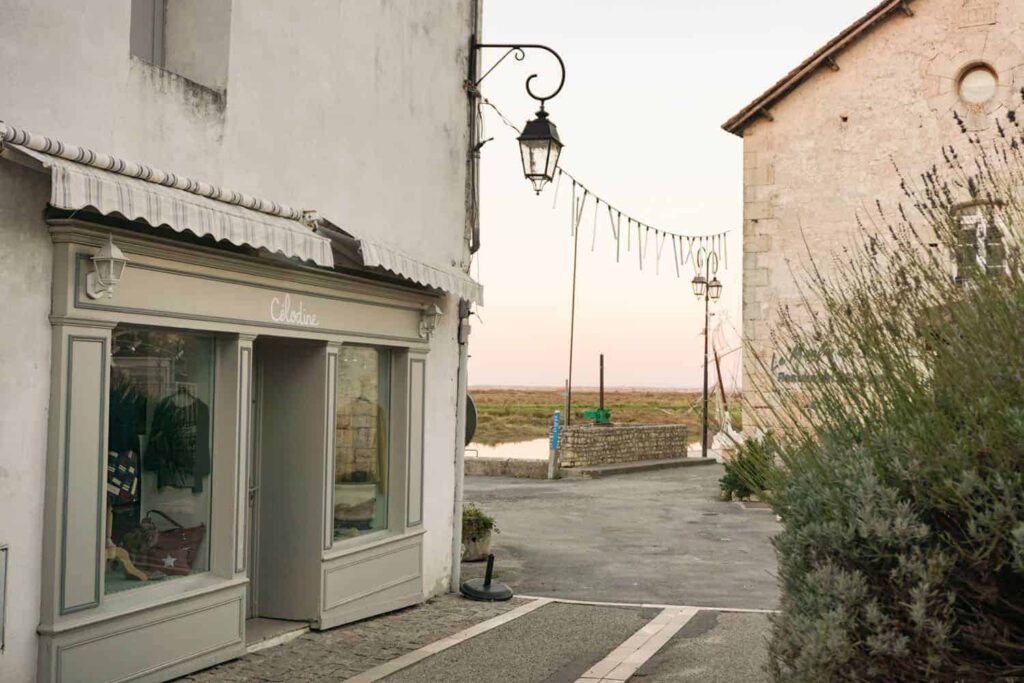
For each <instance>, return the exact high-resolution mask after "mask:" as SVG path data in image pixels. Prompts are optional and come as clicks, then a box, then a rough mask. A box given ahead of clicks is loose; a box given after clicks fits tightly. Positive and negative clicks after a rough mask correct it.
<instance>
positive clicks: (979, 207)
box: [953, 202, 1006, 283]
mask: <svg viewBox="0 0 1024 683" xmlns="http://www.w3.org/2000/svg"><path fill="white" fill-rule="evenodd" d="M999 206H1000V205H999V203H998V202H995V203H993V202H972V203H970V204H966V205H964V206H960V207H957V208H956V209H955V210H954V218H955V220H956V228H957V235H956V244H955V248H954V254H953V257H954V259H953V260H954V267H955V274H954V276H955V278H956V281H957V282H959V283H966V282H969V281H970V280H971V277H972V276H974V275H977V274H979V273H983V272H987V273H1001V272H1003V271H1004V269H1005V265H1006V241H1005V234H1006V231H1005V230H1004V229H1002V227H1001V221H1000V218H999V212H998V208H999Z"/></svg>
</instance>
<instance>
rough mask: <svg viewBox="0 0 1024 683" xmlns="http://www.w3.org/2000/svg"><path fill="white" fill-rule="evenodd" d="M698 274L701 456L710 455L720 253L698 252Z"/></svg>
mask: <svg viewBox="0 0 1024 683" xmlns="http://www.w3.org/2000/svg"><path fill="white" fill-rule="evenodd" d="M696 266H697V275H696V277H694V278H693V282H692V284H693V294H694V296H696V297H697V299H698V300H699V299H700V298H702V297H703V299H704V410H703V415H702V417H701V439H700V451H701V457H702V458H706V457H708V346H709V342H710V339H711V302H712V301H718V299H719V298H720V297H721V296H722V282H721V280H719V279H718V276H717V275H716V273H717V272H718V254H716V253H715V252H713V251H712V252H705V251H704V250H703V249H702V250H701V251H699V252H698V253H697V259H696Z"/></svg>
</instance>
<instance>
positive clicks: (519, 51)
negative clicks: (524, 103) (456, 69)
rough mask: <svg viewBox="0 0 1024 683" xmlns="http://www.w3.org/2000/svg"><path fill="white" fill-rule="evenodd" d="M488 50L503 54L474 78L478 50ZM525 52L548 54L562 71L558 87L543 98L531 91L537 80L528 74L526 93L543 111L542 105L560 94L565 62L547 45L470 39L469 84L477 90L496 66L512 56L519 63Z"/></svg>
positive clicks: (563, 79) (534, 75)
mask: <svg viewBox="0 0 1024 683" xmlns="http://www.w3.org/2000/svg"><path fill="white" fill-rule="evenodd" d="M490 49H498V50H505V54H503V55H502V56H501V58H500V59H499V60H498V61H497V62H495V63H494V64H493V65H492V66H491V68H490V69H488V70H487V71H485V72H484V74H483V75H482V76H480V78H476V59H477V55H478V52H479V51H480V50H490ZM527 50H542V51H544V52H547V53H548V54H551V55H553V56H554V58H555V59H557V60H558V66H559V68H560V69H561V71H562V76H561V79H560V80H559V81H558V87H557V88H555V89H554V91H552V92H551V93H550V94H548V95H545V96H543V97H541V96H540V95H538V94H537V93H536V92H534V90H533V85H532V83H533V79H535V78H537V74H530V76H528V77H527V79H526V93H527V94H528V95H529V96H530V97H532V98H533V99H535V100H537V101H538V102H540V108H541V109H542V110H543V109H544V103H545V102H547V101H548V100H550V99H552V98H553V97H555V96H556V95H557V94H558V93H560V92H562V87H563V86H564V85H565V62H563V61H562V57H561V56H560V55H559V54H558V53H557V52H555V51H554V50H552V49H551V48H550V47H548V46H547V45H537V44H532V43H478V42H476V38H475V37H474V38H473V39H472V41H471V43H470V52H469V54H470V64H469V74H470V77H469V83H470V84H471V85H472V87H473V89H474V90H476V89H478V88H479V87H480V84H481V83H482V82H483V80H484V79H485V78H487V77H488V76H490V75H491V72H493V71H494V70H495V69H497V68H498V66H499V65H500V64H501V63H502V62H504V61H505V60H506V59H507V58H508V57H509V55H512V57H513V58H514V59H515V60H516V61H517V62H521V61H523V60H524V59H526V51H527ZM474 79H475V80H474Z"/></svg>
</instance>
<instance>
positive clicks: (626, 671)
mask: <svg viewBox="0 0 1024 683" xmlns="http://www.w3.org/2000/svg"><path fill="white" fill-rule="evenodd" d="M699 611H700V609H699V608H697V607H668V608H666V609H663V610H662V611H661V612H659V613H658V616H656V617H654V618H653V619H651V620H650V621H649V622H647V624H646V625H645V626H643V627H642V628H641V629H640V630H638V631H637V632H636V633H634V634H633V635H632V636H630V637H629V639H628V640H626V642H624V643H623V644H622V645H620V646H618V647H617V648H615V649H614V650H612V651H611V652H610V653H609V654H608V656H607V657H605V658H604V659H602V660H601V661H600V662H598V663H597V664H595V665H594V666H592V667H590V668H589V669H588V670H587V671H586V672H585V673H584V674H583V675H582V676H580V677H579V678H578V679H577V681H576V683H600V682H606V681H607V682H611V681H628V680H629V678H630V676H632V675H633V674H635V673H636V672H637V670H638V669H639V668H640V667H641V666H643V665H644V664H645V663H646V662H647V660H648V659H650V658H651V657H653V656H654V655H655V653H656V652H658V650H660V649H661V648H662V647H664V646H665V643H667V642H668V641H669V640H671V639H672V636H674V635H675V634H677V633H679V630H680V629H682V628H683V626H685V625H686V624H687V622H689V621H690V619H692V618H693V617H694V616H695V615H696V614H697V612H699Z"/></svg>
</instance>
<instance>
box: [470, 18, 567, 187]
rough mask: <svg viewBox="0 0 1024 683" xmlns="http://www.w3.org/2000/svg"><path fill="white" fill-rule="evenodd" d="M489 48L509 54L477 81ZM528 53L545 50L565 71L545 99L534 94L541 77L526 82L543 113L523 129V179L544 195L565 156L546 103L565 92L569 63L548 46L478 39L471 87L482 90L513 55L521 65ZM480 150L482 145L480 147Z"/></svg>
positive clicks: (474, 46) (472, 59)
mask: <svg viewBox="0 0 1024 683" xmlns="http://www.w3.org/2000/svg"><path fill="white" fill-rule="evenodd" d="M485 48H499V49H503V50H505V54H503V55H502V56H501V59H499V60H498V61H497V62H495V63H494V66H492V67H491V68H490V69H488V70H487V72H486V73H485V74H484V75H483V76H481V77H480V78H479V79H476V80H473V79H474V78H475V74H476V55H477V51H478V50H482V49H485ZM526 50H543V51H545V52H548V53H550V54H552V55H554V57H555V59H557V60H558V66H559V68H560V69H561V71H562V77H561V80H559V82H558V87H557V88H555V89H554V91H552V92H551V93H550V94H548V95H545V96H543V97H541V96H539V95H537V93H535V92H534V91H533V87H532V85H531V83H532V81H533V79H535V78H537V74H531V75H530V76H529V77H528V78H527V79H526V93H527V94H528V95H529V96H530V97H532V98H533V99H535V100H537V101H538V102H540V110H539V111H538V112H537V117H536V118H534V119H531V120H530V121H528V122H527V123H526V126H524V127H523V132H522V133H521V134H520V136H519V151H520V154H521V155H522V157H523V175H525V176H526V179H527V180H529V181H530V183H532V184H533V189H534V190H535V191H536V192H537V194H540V191H541V190H543V189H544V187H545V186H546V185H547V184H548V183H550V182H551V181H552V180H554V178H555V173H556V172H557V171H558V159H559V157H560V156H561V154H562V147H563V146H564V145H563V144H562V140H561V138H559V137H558V128H557V127H556V126H555V124H554V122H552V121H551V120H550V119H549V118H548V113H547V111H546V110H545V109H544V103H545V102H547V101H548V100H550V99H551V98H553V97H554V96H555V95H557V94H558V93H560V92H562V86H564V85H565V62H563V61H562V58H561V57H560V56H559V54H558V53H557V52H555V51H554V50H552V49H551V48H550V47H547V46H546V45H530V44H525V43H524V44H520V45H517V44H500V43H486V44H485V43H478V42H476V38H475V37H474V38H473V40H472V43H471V45H470V64H469V74H470V79H469V80H470V83H471V84H472V90H473V91H474V92H475V91H476V89H477V88H479V86H480V83H482V82H483V80H484V79H485V78H487V76H489V75H490V73H491V72H492V71H494V70H495V69H496V68H497V67H498V65H499V64H501V63H502V62H503V61H505V59H506V58H507V57H508V56H509V55H513V56H514V57H515V60H516V61H517V62H521V61H523V60H524V59H525V58H526ZM477 149H479V145H478V147H477Z"/></svg>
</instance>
